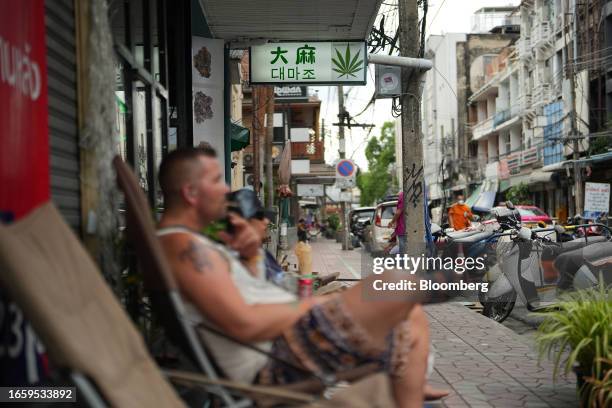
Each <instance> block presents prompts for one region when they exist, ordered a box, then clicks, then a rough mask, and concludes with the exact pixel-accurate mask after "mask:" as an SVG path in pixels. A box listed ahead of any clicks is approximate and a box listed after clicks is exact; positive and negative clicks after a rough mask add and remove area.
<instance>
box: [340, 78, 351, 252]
mask: <svg viewBox="0 0 612 408" xmlns="http://www.w3.org/2000/svg"><path fill="white" fill-rule="evenodd" d="M345 118H346V111H345V110H344V88H343V86H342V85H338V119H339V122H340V126H339V127H338V138H339V148H338V154H339V155H340V159H344V158H345V156H346V155H345V151H346V149H345V140H344V126H343V125H344V119H345ZM341 191H342V192H344V189H342V190H341ZM340 208H341V211H342V232H341V234H342V250H344V251H346V250H348V249H349V229H348V222H347V219H348V211H347V209H346V201H341V203H340Z"/></svg>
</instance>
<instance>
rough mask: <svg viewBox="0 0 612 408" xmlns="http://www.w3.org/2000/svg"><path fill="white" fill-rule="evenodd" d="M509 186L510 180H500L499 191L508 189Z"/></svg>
mask: <svg viewBox="0 0 612 408" xmlns="http://www.w3.org/2000/svg"><path fill="white" fill-rule="evenodd" d="M510 187H512V186H511V185H510V180H500V182H499V192H500V193H503V192H504V191H506V190H508V189H509V188H510Z"/></svg>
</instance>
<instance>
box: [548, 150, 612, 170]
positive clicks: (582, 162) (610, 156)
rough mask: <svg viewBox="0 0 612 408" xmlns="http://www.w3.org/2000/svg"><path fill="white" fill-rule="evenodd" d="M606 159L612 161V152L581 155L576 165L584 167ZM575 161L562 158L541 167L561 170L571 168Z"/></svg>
mask: <svg viewBox="0 0 612 408" xmlns="http://www.w3.org/2000/svg"><path fill="white" fill-rule="evenodd" d="M606 161H612V152H606V153H601V154H595V155H593V156H591V157H583V158H581V159H579V160H578V161H577V162H578V165H579V166H580V167H586V166H589V165H591V164H593V163H601V162H606ZM575 162H576V160H564V161H560V162H558V163H553V164H549V165H548V166H544V167H542V171H546V172H548V171H560V170H563V169H565V168H571V167H572V166H574V163H575Z"/></svg>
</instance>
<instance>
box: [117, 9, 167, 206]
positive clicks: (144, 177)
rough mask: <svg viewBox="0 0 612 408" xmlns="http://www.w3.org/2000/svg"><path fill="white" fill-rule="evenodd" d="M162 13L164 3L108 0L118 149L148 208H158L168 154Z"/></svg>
mask: <svg viewBox="0 0 612 408" xmlns="http://www.w3.org/2000/svg"><path fill="white" fill-rule="evenodd" d="M166 14H167V10H166V0H147V1H144V0H142V1H125V0H110V1H109V18H110V21H111V27H112V31H113V33H112V34H113V40H114V43H115V44H114V45H115V50H116V60H117V63H116V80H115V96H116V127H115V140H116V144H117V150H118V152H119V153H120V154H121V156H122V157H123V159H124V160H126V161H127V162H128V163H130V164H131V165H132V168H133V169H134V171H135V172H136V174H137V176H138V180H139V181H140V184H141V186H142V187H143V188H144V189H145V190H146V192H147V195H148V198H149V201H150V203H151V205H152V206H154V205H159V204H161V193H160V189H159V185H158V183H157V176H156V175H157V170H158V168H159V164H160V162H161V158H162V157H163V155H164V154H165V153H167V151H168V122H169V121H168V117H167V115H168V108H167V106H168V101H167V95H168V92H167V88H166V87H167V75H166V67H167V61H166V55H167V52H166V42H165V39H166V38H167V35H166V34H167V24H166V19H165V15H166Z"/></svg>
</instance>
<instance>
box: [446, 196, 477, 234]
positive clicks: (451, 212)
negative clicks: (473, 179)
mask: <svg viewBox="0 0 612 408" xmlns="http://www.w3.org/2000/svg"><path fill="white" fill-rule="evenodd" d="M473 218H474V214H472V210H471V209H470V207H469V206H468V205H467V204H465V200H464V197H463V194H459V195H457V202H455V204H453V205H451V207H450V208H449V209H448V222H449V224H450V227H451V228H453V229H454V230H455V231H459V230H462V229H465V228H467V227H469V226H470V225H471V223H472V222H471V220H472V219H473Z"/></svg>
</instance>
